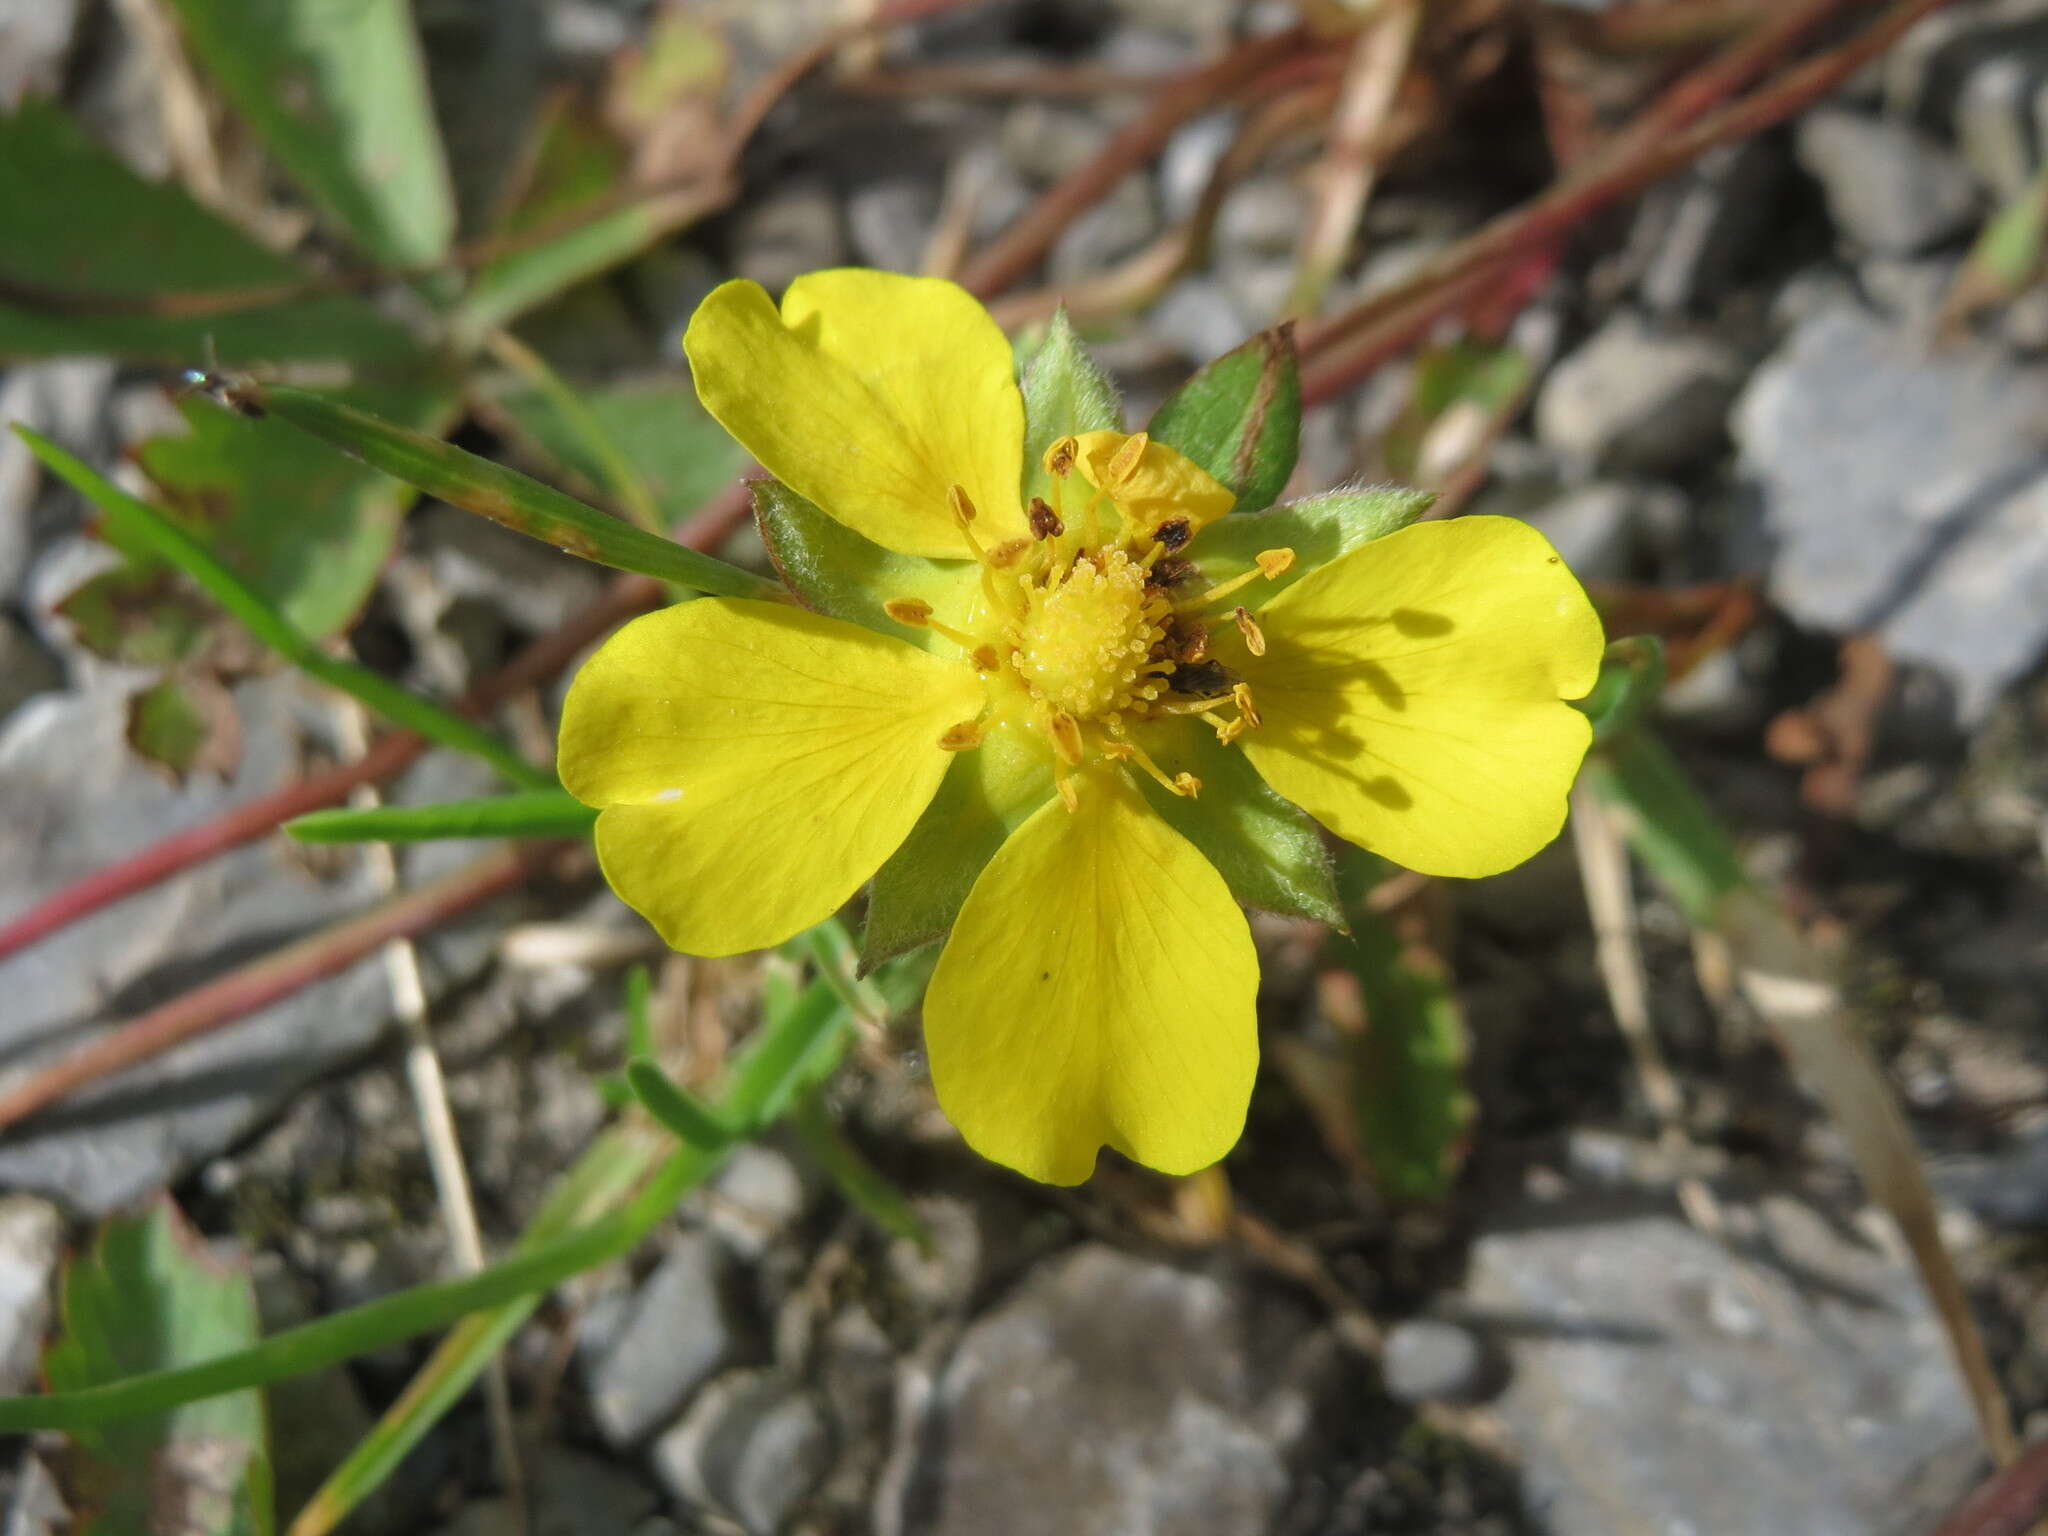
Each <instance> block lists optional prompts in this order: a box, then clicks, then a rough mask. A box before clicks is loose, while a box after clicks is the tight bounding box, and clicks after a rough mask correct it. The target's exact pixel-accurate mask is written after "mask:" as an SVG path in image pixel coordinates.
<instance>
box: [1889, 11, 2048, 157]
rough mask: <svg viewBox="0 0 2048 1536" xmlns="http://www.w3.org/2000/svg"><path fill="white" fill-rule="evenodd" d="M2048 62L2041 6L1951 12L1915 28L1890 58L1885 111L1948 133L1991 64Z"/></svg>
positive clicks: (2046, 18)
mask: <svg viewBox="0 0 2048 1536" xmlns="http://www.w3.org/2000/svg"><path fill="white" fill-rule="evenodd" d="M2044 57H2048V14H2044V13H2043V12H2042V10H2041V7H2040V6H2039V5H2038V4H2037V3H2035V0H1994V3H1990V4H1968V5H1952V6H1948V7H1945V8H1944V9H1942V10H1940V11H1937V12H1936V13H1935V14H1934V15H1932V16H1929V17H1927V18H1926V19H1925V20H1924V21H1921V22H1920V23H1918V24H1917V25H1916V26H1914V27H1913V28H1912V30H1911V31H1909V32H1908V33H1907V34H1906V36H1905V37H1903V38H1901V39H1900V40H1899V42H1898V43H1897V44H1896V45H1895V46H1894V47H1893V48H1892V49H1891V50H1890V51H1889V52H1888V53H1887V54H1886V55H1885V59H1884V102H1885V108H1886V110H1887V111H1888V112H1890V113H1892V114H1893V115H1894V116H1897V117H1901V118H1906V119H1910V120H1911V121H1913V122H1915V123H1918V124H1919V125H1920V126H1921V127H1922V128H1925V129H1928V130H1929V131H1930V132H1934V133H1948V132H1950V131H1952V130H1953V128H1954V126H1955V124H1956V121H1957V116H1958V111H1959V104H1960V101H1961V98H1962V96H1963V93H1964V91H1965V90H1966V89H1967V88H1968V86H1969V83H1970V80H1971V78H1972V77H1973V76H1974V75H1975V74H1976V73H1977V71H1978V70H1979V69H1981V68H1982V67H1983V66H1984V65H1985V64H1987V63H1991V62H1995V61H1997V60H1998V59H2001V58H2023V59H2029V60H2036V61H2038V60H2041V59H2043V58H2044Z"/></svg>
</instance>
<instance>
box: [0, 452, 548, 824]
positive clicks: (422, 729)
mask: <svg viewBox="0 0 2048 1536" xmlns="http://www.w3.org/2000/svg"><path fill="white" fill-rule="evenodd" d="M14 430H15V431H16V432H17V433H18V434H19V435H20V437H21V439H22V441H23V442H25V443H27V444H28V446H29V450H30V452H32V453H34V454H35V456H36V457H37V458H38V459H40V460H42V462H43V464H44V466H45V467H47V468H48V469H49V470H50V472H51V473H52V474H54V475H56V476H57V477H58V478H59V479H60V480H62V481H64V482H65V483H66V484H67V485H69V486H70V487H71V488H72V489H73V490H75V491H77V492H78V493H79V494H80V495H81V496H84V497H85V498H86V499H87V500H88V501H90V502H92V503H93V504H94V505H95V506H97V507H98V508H99V509H100V511H101V512H102V513H103V514H105V516H106V520H107V533H108V537H109V541H110V542H112V543H114V544H116V545H117V546H118V547H120V548H122V549H124V550H127V551H129V552H130V553H131V554H136V553H140V554H143V555H145V556H147V557H148V558H150V559H153V560H161V561H164V562H165V563H167V564H169V565H172V566H174V567H176V568H177V569H178V570H179V571H181V572H183V573H184V574H185V575H186V576H188V577H190V578H191V580H192V581H193V582H194V583H195V584H196V585H197V586H199V588H200V589H201V590H202V591H204V592H205V593H206V594H207V596H209V597H211V598H212V599H213V600H214V601H215V602H217V603H219V604H220V605H221V607H223V608H225V609H226V610H227V611H228V612H229V614H231V615H232V616H233V617H234V618H235V619H237V620H238V621H240V623H241V625H242V627H243V628H245V629H247V630H248V631H249V633H250V634H252V635H254V636H255V637H256V638H257V639H258V640H260V641H262V642H263V643H264V644H265V645H267V646H269V647H270V648H271V649H272V650H274V651H276V652H277V653H278V654H279V655H280V656H282V657H284V659H285V660H287V661H289V662H290V663H291V664H292V665H293V666H295V667H297V668H298V669H299V670H300V671H301V672H304V673H306V674H307V675H308V676H309V677H313V678H315V679H317V680H318V681H320V682H323V683H325V684H327V685H328V686H329V687H331V688H339V689H340V690H341V691H342V692H344V693H347V694H349V695H351V696H352V697H354V698H356V699H358V700H360V701H361V702H362V703H363V704H364V705H365V706H366V707H367V708H369V709H371V710H374V711H375V712H376V713H378V714H380V715H382V716H384V718H385V719H387V720H389V721H391V722H392V723H393V724H395V725H401V726H404V727H405V728H406V729H407V730H411V731H417V732H418V733H419V734H420V735H422V736H424V737H426V738H427V740H429V741H434V742H439V743H440V744H441V745H442V746H445V747H453V748H455V749H456V750H457V751H459V752H468V753H470V754H471V755H473V756H475V757H480V758H482V759H483V760H484V761H485V762H487V763H489V764H491V766H492V767H494V768H496V769H497V770H498V771H499V772H500V773H502V774H504V775H505V777H506V778H508V779H510V780H511V781H512V782H513V783H515V784H523V785H525V786H526V787H527V788H528V789H552V788H554V787H555V779H554V775H553V774H551V773H549V772H547V771H546V770H545V769H541V768H536V767H534V765H533V764H531V763H529V762H527V761H526V760H525V759H524V758H522V757H521V756H520V755H519V754H518V753H516V752H514V751H513V750H512V749H511V748H510V747H509V746H507V745H506V744H505V743H504V742H503V741H500V740H499V739H498V738H497V737H496V736H493V735H492V734H491V733H490V732H489V731H487V730H485V729H483V727H481V726H479V725H476V724H474V723H472V722H471V721H468V720H465V719H463V718H462V717H461V716H460V715H457V714H455V713H453V712H452V711H450V710H447V709H444V708H442V707H441V706H440V705H438V704H435V703H432V702H431V701H429V700H427V699H423V698H421V697H420V696H419V695H418V694H415V693H410V692H408V691H407V690H406V689H404V688H401V687H400V686H399V685H398V684H396V683H394V682H392V681H391V680H390V679H389V678H387V677H383V676H380V675H379V674H377V673H375V672H372V671H370V670H369V669H368V668H367V667H359V666H357V665H356V664H355V663H353V662H348V661H341V660H338V659H337V658H335V657H333V656H330V655H328V654H327V652H325V651H324V650H322V649H321V648H320V647H319V646H318V645H317V644H315V643H314V642H313V641H312V640H310V639H308V638H307V637H306V636H305V635H304V634H302V633H301V632H300V631H299V630H297V629H295V628H293V626H292V625H291V624H290V623H289V622H287V621H286V620H285V618H284V616H283V615H282V614H280V613H279V612H278V611H277V610H276V609H275V608H272V607H271V606H270V605H269V604H268V603H267V602H265V601H264V600H263V599H262V598H261V597H259V596H258V595H257V594H256V593H254V592H252V591H251V590H250V589H249V587H248V586H247V585H246V584H245V583H244V582H243V581H242V580H241V579H240V578H239V577H237V576H236V575H235V573H234V572H233V571H231V570H229V569H228V568H227V566H226V565H224V564H222V563H221V561H220V560H219V559H218V558H217V557H216V556H215V555H214V554H213V552H212V551H211V550H209V549H207V548H206V547H205V546H204V545H202V544H201V543H200V542H199V541H198V540H197V539H195V538H193V537H192V535H191V534H189V533H187V532H186V531H185V530H184V529H183V528H180V527H179V526H178V525H177V524H176V523H174V522H172V521H171V520H170V519H169V518H167V517H165V516H164V515H163V514H162V513H161V512H159V511H157V509H156V508H155V507H152V506H150V505H149V504H148V503H147V502H144V501H138V500H137V499H136V498H135V497H133V496H130V495H129V494H128V493H127V492H126V491H124V490H122V489H121V488H120V487H119V486H116V485H114V484H112V483H111V482H109V481H108V480H106V479H104V478H102V477H101V476H99V475H97V474H95V473H94V472H93V471H92V470H90V469H88V468H87V467H86V466H85V465H84V464H82V463H80V462H79V461H78V460H77V459H75V458H73V457H72V456H71V455H70V454H68V453H66V452H65V451H64V450H63V449H62V448H59V447H58V446H57V445H56V444H55V443H53V442H51V441H50V440H49V439H48V438H46V437H43V436H41V435H40V434H38V433H36V432H33V431H31V430H30V429H29V428H27V427H25V426H22V425H20V424H19V423H17V424H16V425H15V429H14Z"/></svg>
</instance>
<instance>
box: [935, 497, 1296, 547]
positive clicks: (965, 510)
mask: <svg viewBox="0 0 2048 1536" xmlns="http://www.w3.org/2000/svg"><path fill="white" fill-rule="evenodd" d="M946 504H947V505H948V506H950V507H951V508H952V509H953V516H954V517H956V518H958V519H959V520H960V521H961V522H963V523H971V522H973V521H974V503H973V502H972V501H970V500H968V498H967V492H966V490H965V489H964V488H962V487H960V486H957V485H955V486H951V487H948V489H947V491H946ZM1260 558H1261V559H1263V558H1264V556H1261V557H1260Z"/></svg>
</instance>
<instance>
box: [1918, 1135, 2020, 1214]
mask: <svg viewBox="0 0 2048 1536" xmlns="http://www.w3.org/2000/svg"><path fill="white" fill-rule="evenodd" d="M1931 1177H1932V1179H1933V1180H1934V1185H1935V1188H1937V1189H1938V1190H1940V1191H1941V1193H1942V1194H1943V1195H1945V1196H1946V1197H1947V1198H1949V1199H1950V1200H1953V1201H1954V1202H1955V1203H1956V1204H1958V1205H1961V1206H1963V1207H1965V1208H1966V1209H1968V1210H1969V1212H1970V1213H1971V1214H1972V1215H1974V1216H1976V1217H1977V1218H1978V1219H1979V1220H1980V1221H1983V1222H1984V1223H1986V1224H1987V1225H1989V1226H1992V1227H1996V1228H1998V1229H1999V1230H2000V1231H2004V1232H2048V1132H2041V1131H2037V1132H2035V1133H2034V1134H2033V1135H2031V1136H2028V1137H2027V1138H2025V1139H2024V1140H2022V1141H2019V1142H2016V1143H2015V1144H2014V1145H2012V1146H2010V1147H2007V1148H2006V1149H2004V1150H2003V1151H2001V1152H1998V1153H1995V1154H1993V1155H1991V1156H1988V1157H1975V1156H1972V1157H1952V1158H1948V1159H1945V1160H1943V1161H1942V1162H1940V1163H1937V1164H1936V1165H1935V1167H1934V1169H1933V1172H1932V1174H1931Z"/></svg>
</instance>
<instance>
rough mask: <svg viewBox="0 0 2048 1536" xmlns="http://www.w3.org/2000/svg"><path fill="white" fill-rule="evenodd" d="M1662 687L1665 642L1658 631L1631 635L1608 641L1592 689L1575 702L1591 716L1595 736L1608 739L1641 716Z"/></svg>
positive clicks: (1653, 703) (1602, 739) (1600, 739)
mask: <svg viewBox="0 0 2048 1536" xmlns="http://www.w3.org/2000/svg"><path fill="white" fill-rule="evenodd" d="M1663 691H1664V642H1663V641H1662V640H1660V639H1658V638H1657V637H1656V636H1655V635H1628V636H1625V637H1623V638H1622V639H1620V640H1614V641H1610V642H1609V643H1608V646H1607V654H1606V655H1605V656H1603V657H1602V658H1601V661H1600V677H1599V680H1598V681H1597V682H1595V683H1594V684H1593V691H1592V692H1591V693H1589V694H1587V695H1586V696H1585V697H1584V698H1583V699H1575V700H1573V701H1572V705H1573V708H1575V709H1579V710H1582V711H1584V712H1585V714H1587V715H1588V716H1589V717H1591V719H1592V721H1593V739H1594V740H1595V741H1605V740H1607V738H1608V737H1610V736H1613V735H1614V734H1615V733H1616V732H1619V731H1625V730H1627V729H1628V728H1629V727H1631V726H1633V725H1635V724H1636V723H1637V722H1638V721H1639V720H1641V719H1642V718H1643V715H1644V713H1645V712H1646V711H1647V710H1650V709H1652V708H1654V707H1655V706H1656V703H1657V696H1658V695H1659V694H1661V693H1662V692H1663Z"/></svg>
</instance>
